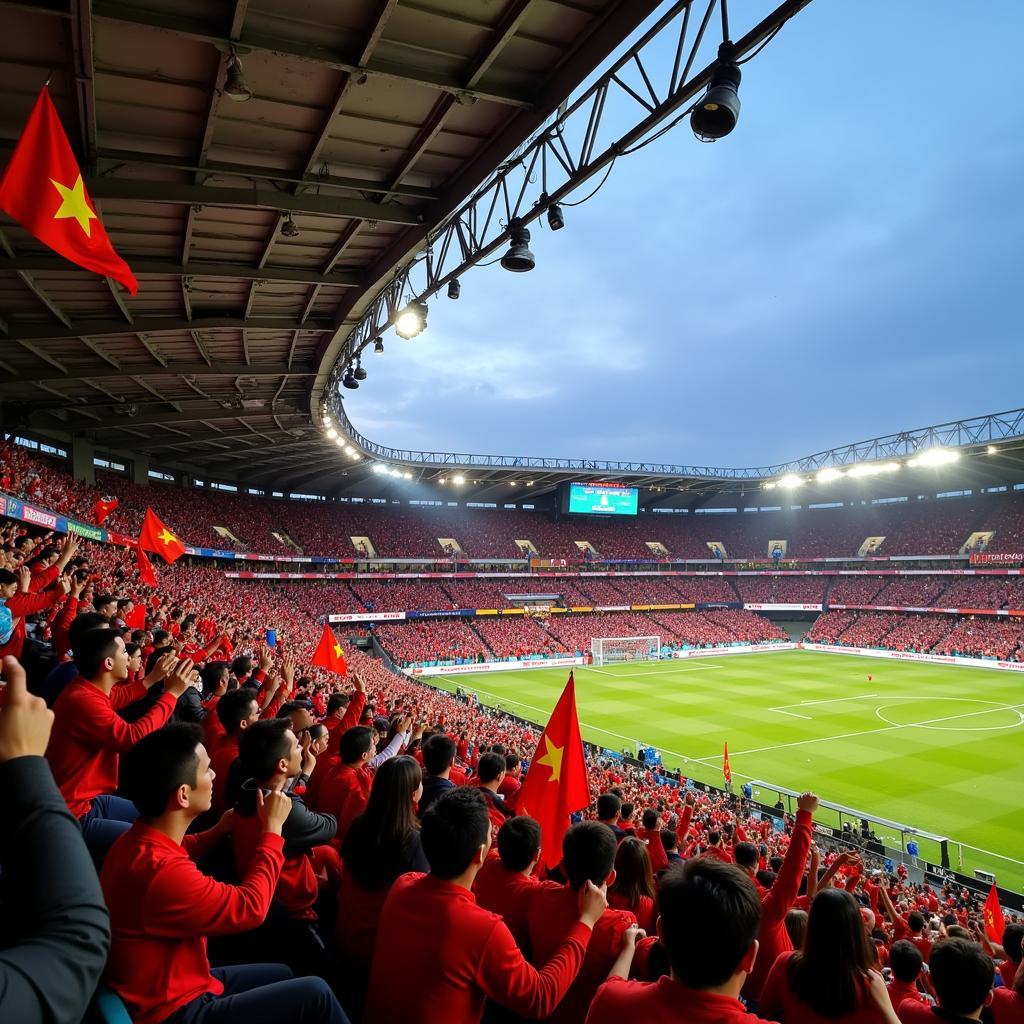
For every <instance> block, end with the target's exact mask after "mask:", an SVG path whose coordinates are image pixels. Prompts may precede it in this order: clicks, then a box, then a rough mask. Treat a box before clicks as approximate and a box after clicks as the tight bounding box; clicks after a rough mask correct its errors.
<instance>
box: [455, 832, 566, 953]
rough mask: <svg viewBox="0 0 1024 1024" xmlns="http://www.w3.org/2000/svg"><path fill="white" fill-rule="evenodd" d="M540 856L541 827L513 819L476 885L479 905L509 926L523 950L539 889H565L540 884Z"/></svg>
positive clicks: (552, 884) (526, 946) (553, 884)
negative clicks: (536, 870) (532, 903)
mask: <svg viewBox="0 0 1024 1024" xmlns="http://www.w3.org/2000/svg"><path fill="white" fill-rule="evenodd" d="M539 857H540V825H539V824H538V823H537V822H536V821H535V820H534V819H533V818H528V817H526V816H525V815H520V816H519V817H515V818H509V819H508V821H506V822H505V824H504V825H502V826H501V829H500V830H499V831H498V856H497V857H488V858H487V863H486V864H484V866H483V867H482V868H481V869H480V873H479V874H478V875H477V876H476V880H475V881H474V882H473V894H474V895H475V896H476V902H477V903H478V904H479V905H480V906H481V907H483V908H484V910H490V911H491V912H492V913H494V914H498V915H500V916H501V917H502V919H503V920H504V921H505V924H507V925H508V930H509V931H510V932H511V933H512V937H513V938H514V939H515V940H516V942H517V943H518V945H519V948H520V949H527V948H528V944H529V931H528V928H527V920H526V917H527V912H528V910H529V906H530V904H529V900H530V896H531V895H532V894H533V893H534V892H536V890H537V887H538V886H542V887H545V888H549V889H561V886H560V885H558V883H557V882H540V881H538V880H537V878H536V877H535V876H534V874H533V869H534V868H535V867H536V866H537V859H538V858H539Z"/></svg>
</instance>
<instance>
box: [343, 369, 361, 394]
mask: <svg viewBox="0 0 1024 1024" xmlns="http://www.w3.org/2000/svg"><path fill="white" fill-rule="evenodd" d="M341 386H342V387H343V388H348V389H349V391H356V390H358V388H359V381H357V380H356V378H355V377H354V376H353V374H352V367H351V366H350V367H349V368H348V369H347V370H346V371H345V376H344V377H342V378H341Z"/></svg>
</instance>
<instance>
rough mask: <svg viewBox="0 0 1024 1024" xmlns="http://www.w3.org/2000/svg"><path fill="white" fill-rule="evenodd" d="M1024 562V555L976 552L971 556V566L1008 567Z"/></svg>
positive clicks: (1018, 553) (1019, 553)
mask: <svg viewBox="0 0 1024 1024" xmlns="http://www.w3.org/2000/svg"><path fill="white" fill-rule="evenodd" d="M1020 562H1024V553H1021V552H1019V551H1018V552H1001V551H975V552H974V553H973V554H972V555H971V565H1008V564H1011V563H1013V564H1018V563H1020Z"/></svg>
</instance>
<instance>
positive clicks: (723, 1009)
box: [587, 976, 767, 1024]
mask: <svg viewBox="0 0 1024 1024" xmlns="http://www.w3.org/2000/svg"><path fill="white" fill-rule="evenodd" d="M623 1021H643V1022H644V1024H680V1022H682V1021H685V1024H767V1022H766V1021H765V1020H764V1019H763V1018H761V1017H758V1016H756V1015H754V1014H753V1013H747V1010H746V1008H745V1007H744V1005H743V1004H742V1003H741V1002H740V1001H739V1000H738V999H732V998H730V997H729V996H722V995H717V994H716V993H713V992H703V991H701V990H699V989H693V988H687V987H686V986H685V985H682V984H680V983H679V982H678V981H674V980H673V979H672V978H670V977H668V976H665V977H663V978H659V979H658V980H657V981H650V982H646V981H624V980H623V979H622V978H610V979H609V980H608V981H606V982H605V983H604V984H603V985H602V986H601V987H600V988H599V989H598V990H597V995H596V996H595V997H594V1001H593V1003H592V1004H591V1006H590V1013H588V1014H587V1024H622V1022H623Z"/></svg>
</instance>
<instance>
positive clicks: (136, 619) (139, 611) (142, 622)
mask: <svg viewBox="0 0 1024 1024" xmlns="http://www.w3.org/2000/svg"><path fill="white" fill-rule="evenodd" d="M143 557H145V556H143ZM152 571H153V570H152V569H150V572H152ZM124 624H125V625H126V626H130V627H131V628H132V629H145V628H146V606H145V604H136V605H135V607H134V608H132V610H131V611H130V612H128V614H127V615H125V617H124Z"/></svg>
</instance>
